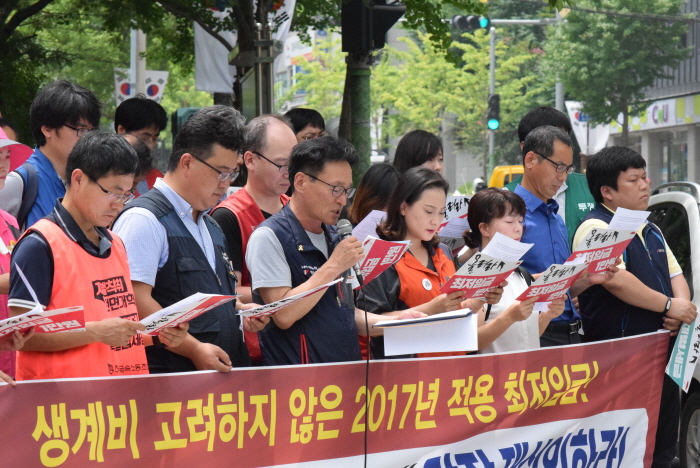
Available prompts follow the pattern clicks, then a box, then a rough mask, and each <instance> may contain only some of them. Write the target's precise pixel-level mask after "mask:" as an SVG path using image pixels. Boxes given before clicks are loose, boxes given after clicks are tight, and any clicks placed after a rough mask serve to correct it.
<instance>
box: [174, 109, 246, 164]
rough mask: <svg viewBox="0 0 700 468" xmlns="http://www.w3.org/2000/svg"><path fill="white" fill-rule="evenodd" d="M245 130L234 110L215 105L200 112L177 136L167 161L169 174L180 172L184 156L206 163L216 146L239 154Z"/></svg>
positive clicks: (243, 122) (243, 119) (239, 116)
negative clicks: (177, 170) (187, 155)
mask: <svg viewBox="0 0 700 468" xmlns="http://www.w3.org/2000/svg"><path fill="white" fill-rule="evenodd" d="M244 129H245V117H243V115H241V113H240V112H238V111H237V110H236V109H234V108H233V107H229V106H223V105H216V106H211V107H205V108H203V109H200V110H198V111H197V112H196V113H195V114H194V115H193V116H192V117H191V118H190V119H189V120H187V122H185V123H184V125H183V126H182V128H181V129H180V131H179V132H177V136H176V137H175V141H173V149H172V151H171V152H170V158H169V159H168V172H172V171H174V170H175V169H177V165H178V164H179V163H180V159H181V158H182V155H183V154H185V153H189V154H191V155H192V156H194V157H196V158H198V159H201V160H203V161H206V160H207V159H209V158H210V157H211V156H212V153H213V148H214V145H215V144H217V145H219V146H222V147H224V148H226V149H228V150H231V151H240V150H241V148H242V146H243V132H244Z"/></svg>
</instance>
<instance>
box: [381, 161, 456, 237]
mask: <svg viewBox="0 0 700 468" xmlns="http://www.w3.org/2000/svg"><path fill="white" fill-rule="evenodd" d="M432 188H438V189H442V190H443V191H444V192H445V195H447V192H448V190H449V189H450V184H448V183H447V181H446V180H445V179H444V178H443V177H442V176H441V175H440V174H439V173H438V172H436V171H433V170H432V169H428V168H427V167H420V166H418V167H413V168H411V169H409V170H408V171H406V172H404V173H403V174H401V176H400V177H399V181H398V183H397V184H396V188H395V189H394V192H393V193H392V194H391V197H389V201H388V202H387V205H386V219H385V220H384V221H383V222H381V223H380V224H379V226H378V227H377V234H379V237H380V238H382V239H384V240H390V241H402V240H405V239H406V233H407V231H408V228H407V226H406V218H405V217H404V216H403V215H402V214H401V204H402V203H404V202H405V203H406V204H407V205H408V206H411V205H413V204H414V203H415V202H417V201H418V199H419V198H420V197H421V195H422V194H423V192H425V191H426V190H428V189H432ZM431 244H432V245H433V246H437V244H438V238H437V236H435V237H434V238H433V240H432V242H431Z"/></svg>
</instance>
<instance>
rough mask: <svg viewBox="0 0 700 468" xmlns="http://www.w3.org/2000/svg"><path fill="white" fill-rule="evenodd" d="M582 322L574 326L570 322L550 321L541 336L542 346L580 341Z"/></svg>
mask: <svg viewBox="0 0 700 468" xmlns="http://www.w3.org/2000/svg"><path fill="white" fill-rule="evenodd" d="M580 324H581V322H578V325H573V326H572V325H570V324H568V323H561V324H560V323H550V324H549V325H547V328H546V329H545V331H544V333H542V336H540V346H541V347H543V348H547V347H549V346H562V345H568V344H577V343H580V342H581V335H579V333H578V328H579V327H580Z"/></svg>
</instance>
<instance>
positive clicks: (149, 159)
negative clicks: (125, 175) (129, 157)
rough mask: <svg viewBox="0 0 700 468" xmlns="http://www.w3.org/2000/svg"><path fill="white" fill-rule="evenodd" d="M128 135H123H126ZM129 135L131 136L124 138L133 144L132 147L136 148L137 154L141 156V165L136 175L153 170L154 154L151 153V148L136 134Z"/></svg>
mask: <svg viewBox="0 0 700 468" xmlns="http://www.w3.org/2000/svg"><path fill="white" fill-rule="evenodd" d="M127 135H128V134H127ZM127 135H121V136H122V137H126V136H127ZM128 136H129V137H130V138H124V139H125V140H126V142H127V143H129V144H130V145H131V147H132V148H134V151H136V156H138V158H139V167H138V171H137V172H136V176H142V175H146V174H148V173H149V172H150V171H151V169H153V154H152V153H151V149H150V148H149V147H148V145H147V144H146V143H144V142H143V140H141V139H140V138H138V137H136V136H134V135H128Z"/></svg>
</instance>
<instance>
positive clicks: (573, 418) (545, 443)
mask: <svg viewBox="0 0 700 468" xmlns="http://www.w3.org/2000/svg"><path fill="white" fill-rule="evenodd" d="M667 351H668V333H655V334H650V335H644V336H639V337H632V338H624V339H620V340H612V341H607V342H601V343H595V344H586V345H575V346H568V347H560V348H546V349H540V350H533V351H529V352H521V353H512V354H500V355H475V356H465V357H459V358H435V359H416V360H401V361H376V362H371V363H370V365H369V385H368V386H367V385H366V381H365V371H366V363H363V362H359V363H351V364H336V365H309V366H298V367H275V368H254V369H241V370H234V371H232V372H231V373H228V374H219V373H213V372H201V373H193V374H178V375H154V376H143V377H114V378H103V379H89V380H81V379H74V380H56V381H36V382H20V383H19V384H18V385H17V387H10V386H7V385H5V386H0V401H1V402H2V403H1V404H0V421H2V426H1V429H0V444H1V446H2V448H3V450H2V457H3V463H2V464H3V466H31V467H34V466H36V467H41V466H61V467H86V466H87V467H89V466H159V467H180V466H182V467H192V466H210V467H215V466H234V467H240V468H253V467H266V466H277V465H285V464H299V465H296V466H309V467H311V466H314V467H316V466H333V467H362V466H364V454H365V432H367V435H366V439H367V453H368V461H367V466H371V467H384V466H387V467H388V466H391V467H404V466H415V467H416V468H419V467H425V468H433V467H435V468H437V467H444V468H451V467H458V466H459V467H461V466H464V467H467V466H474V467H477V466H479V467H480V466H491V467H494V468H495V467H505V466H517V465H516V462H517V463H519V462H520V461H523V462H525V461H526V460H527V462H526V463H529V464H526V465H524V466H528V467H535V466H579V465H577V462H576V460H579V461H585V460H587V461H591V460H593V459H594V458H596V457H597V460H599V463H598V465H594V464H588V463H584V465H580V466H616V467H620V466H640V464H641V463H642V461H643V463H644V466H649V465H650V461H651V458H650V457H651V452H652V450H653V443H654V434H655V432H656V423H657V418H658V407H659V399H660V395H661V381H662V379H663V375H664V367H665V358H666V355H667ZM368 389H369V390H368ZM368 395H369V397H370V399H369V409H368V410H366V406H365V404H366V399H367V396H368ZM526 439H527V440H526ZM577 457H578V458H577ZM582 457H584V458H582ZM328 460H333V462H332V463H333V464H332V465H330V464H329V463H331V462H328ZM557 460H560V461H561V462H562V463H563V464H562V463H559V462H558V461H557ZM567 460H568V461H567ZM314 462H316V463H314ZM552 463H556V464H552Z"/></svg>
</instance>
